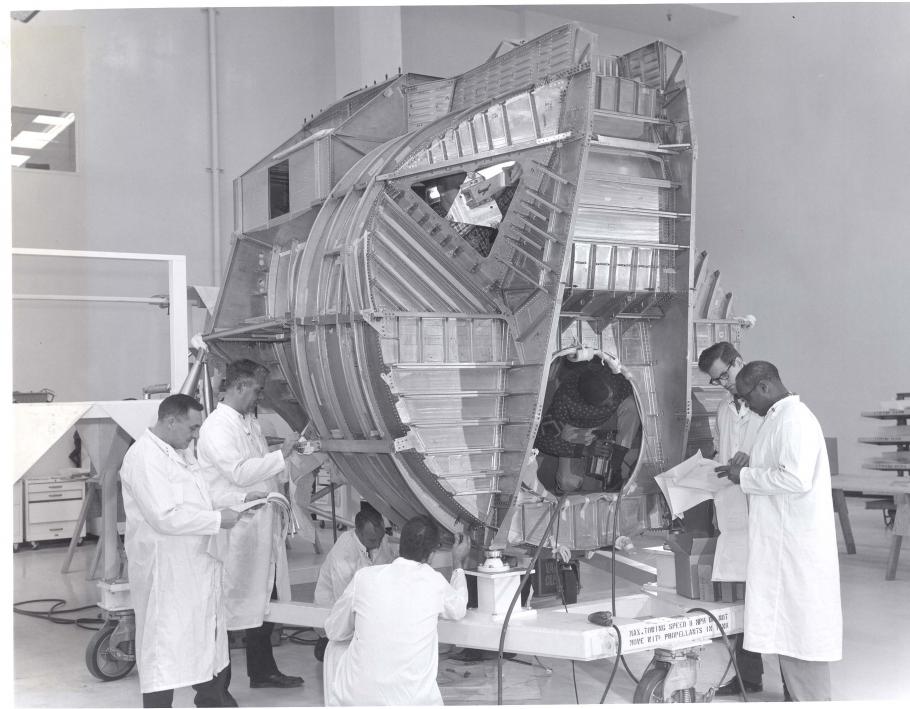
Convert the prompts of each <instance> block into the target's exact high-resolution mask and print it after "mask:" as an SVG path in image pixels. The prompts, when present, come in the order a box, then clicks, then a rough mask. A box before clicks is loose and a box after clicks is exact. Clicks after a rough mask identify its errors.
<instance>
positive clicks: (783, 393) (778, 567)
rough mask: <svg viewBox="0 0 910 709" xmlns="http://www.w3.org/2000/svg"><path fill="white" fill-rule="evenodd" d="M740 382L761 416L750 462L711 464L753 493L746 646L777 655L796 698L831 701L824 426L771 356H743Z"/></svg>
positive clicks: (839, 640) (834, 562)
mask: <svg viewBox="0 0 910 709" xmlns="http://www.w3.org/2000/svg"><path fill="white" fill-rule="evenodd" d="M736 391H737V394H738V395H739V396H740V397H742V399H743V400H744V401H745V402H746V403H747V404H748V405H749V408H750V409H752V410H753V411H754V412H755V413H756V414H758V415H759V416H762V417H763V421H762V424H761V427H760V428H759V431H758V433H757V435H756V437H755V443H754V445H753V447H752V454H751V456H750V459H749V461H748V462H747V463H746V464H745V465H743V464H741V463H739V462H737V461H732V462H731V463H730V464H729V465H724V466H720V467H718V468H717V471H718V476H719V477H728V478H729V479H730V481H731V482H733V483H734V484H735V485H738V486H739V487H740V488H741V489H742V491H743V492H744V493H745V494H746V495H747V497H748V499H749V558H748V565H747V570H746V575H747V577H748V590H747V593H746V602H745V611H746V613H745V645H747V646H748V648H749V650H752V651H753V652H761V653H769V654H774V655H777V656H778V658H779V661H780V668H781V674H782V675H783V678H784V686H785V691H786V690H789V694H790V696H791V697H792V698H793V699H795V700H796V701H830V700H831V671H830V664H829V663H831V662H837V661H838V660H840V659H841V655H842V649H843V616H842V611H841V602H840V571H839V566H838V559H837V540H836V537H835V529H834V510H833V506H832V504H831V472H830V469H829V467H828V452H827V449H826V448H825V439H824V434H823V433H822V429H821V426H820V425H819V423H818V419H816V418H815V416H814V415H813V414H812V412H811V411H810V410H809V408H808V407H807V406H806V405H805V404H803V403H802V402H801V401H800V399H799V396H797V395H796V394H791V393H790V392H789V391H788V390H787V387H785V386H784V384H783V382H781V379H780V374H779V373H778V371H777V368H776V367H775V366H774V365H773V364H771V363H770V362H761V361H757V362H749V364H747V365H745V366H744V367H743V368H742V369H741V370H740V372H739V374H738V375H737V376H736Z"/></svg>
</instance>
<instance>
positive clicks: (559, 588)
mask: <svg viewBox="0 0 910 709" xmlns="http://www.w3.org/2000/svg"><path fill="white" fill-rule="evenodd" d="M553 546H554V547H556V548H557V549H558V548H559V516H557V517H556V533H555V538H554V540H553ZM555 561H556V593H557V595H558V596H559V599H560V600H561V601H562V607H563V610H565V612H566V613H568V612H569V606H568V604H567V603H566V594H565V592H564V591H563V587H562V570H561V569H560V568H559V552H558V551H557V558H556V559H555ZM569 568H570V569H571V568H572V567H571V566H570V567H569ZM570 662H571V663H572V686H573V687H574V688H575V703H576V704H579V703H580V702H579V700H578V680H577V679H576V676H575V660H570Z"/></svg>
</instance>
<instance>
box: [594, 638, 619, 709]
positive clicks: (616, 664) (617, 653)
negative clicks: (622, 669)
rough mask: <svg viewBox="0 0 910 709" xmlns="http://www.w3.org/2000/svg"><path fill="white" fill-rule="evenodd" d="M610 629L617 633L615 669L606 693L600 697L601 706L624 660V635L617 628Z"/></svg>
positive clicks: (608, 682)
mask: <svg viewBox="0 0 910 709" xmlns="http://www.w3.org/2000/svg"><path fill="white" fill-rule="evenodd" d="M610 627H611V628H613V630H615V631H616V640H617V645H616V659H615V660H613V669H612V671H611V672H610V678H609V679H608V680H607V686H606V687H604V693H603V694H602V695H601V696H600V702H598V703H599V704H603V703H604V700H605V699H606V698H607V693H608V692H609V691H610V687H612V686H613V678H614V677H616V669H617V668H618V667H619V661H620V660H621V659H622V633H620V632H619V628H618V627H617V626H615V625H611V626H610Z"/></svg>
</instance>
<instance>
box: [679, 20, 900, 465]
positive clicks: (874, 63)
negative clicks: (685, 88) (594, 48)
mask: <svg viewBox="0 0 910 709" xmlns="http://www.w3.org/2000/svg"><path fill="white" fill-rule="evenodd" d="M738 11H739V13H740V17H739V19H738V20H737V21H735V22H732V23H730V24H728V25H726V26H724V27H722V28H719V29H717V30H714V31H711V32H708V33H705V34H703V35H700V36H698V37H696V38H694V39H693V40H692V41H691V42H689V43H688V46H687V47H686V49H687V50H688V58H689V78H690V85H691V92H692V97H693V102H694V116H695V129H696V133H697V141H698V160H697V181H698V182H697V207H696V208H697V221H696V228H697V234H698V237H697V238H698V245H699V248H701V249H707V250H708V252H709V255H710V257H711V260H712V263H713V266H714V267H716V268H720V270H721V274H722V282H723V284H724V286H725V288H727V289H728V290H732V291H733V293H734V304H735V309H736V311H737V313H738V314H741V315H742V314H746V313H753V314H754V315H755V316H756V317H757V318H758V326H757V327H756V328H755V329H754V330H753V331H751V333H749V334H748V335H747V338H746V340H745V342H744V349H745V352H744V354H745V356H746V359H766V360H769V361H771V362H774V363H775V364H776V365H778V368H779V369H780V371H781V375H782V378H783V380H784V382H785V383H786V384H787V385H788V386H789V387H790V388H791V390H793V391H796V392H798V393H799V394H800V395H801V396H802V398H803V400H804V401H805V402H806V403H807V404H808V405H809V406H810V407H811V408H812V409H813V411H814V412H815V413H816V415H817V416H818V418H819V419H820V421H821V424H822V427H823V429H824V431H825V434H826V435H833V436H837V438H838V440H839V449H840V467H841V471H842V472H860V469H859V466H860V464H861V461H862V459H863V458H865V457H870V456H873V455H876V454H878V453H879V452H880V451H879V450H878V448H877V447H874V446H869V445H862V444H859V443H857V441H856V439H857V437H859V436H862V435H867V434H870V433H871V432H872V431H873V429H874V428H875V427H876V426H877V425H879V424H878V423H877V422H876V421H874V420H872V419H864V418H861V417H860V411H862V410H867V409H871V408H874V407H875V405H876V403H877V402H878V401H880V400H883V399H890V398H891V397H892V396H893V395H894V393H895V392H897V391H910V372H908V367H907V362H908V360H910V328H908V316H907V304H908V303H910V298H908V290H907V264H908V262H910V258H908V257H910V242H908V240H907V226H906V216H905V208H906V205H907V203H908V198H910V187H908V185H910V162H908V160H907V154H908V153H907V148H906V146H905V145H904V144H903V136H904V135H905V134H906V124H907V117H908V116H910V93H908V91H907V87H908V76H910V50H908V46H907V38H908V37H910V5H907V4H903V3H901V4H896V3H895V4H870V3H862V4H847V3H845V4H839V3H838V4H817V5H816V4H813V5H778V4H762V5H744V6H739V7H738Z"/></svg>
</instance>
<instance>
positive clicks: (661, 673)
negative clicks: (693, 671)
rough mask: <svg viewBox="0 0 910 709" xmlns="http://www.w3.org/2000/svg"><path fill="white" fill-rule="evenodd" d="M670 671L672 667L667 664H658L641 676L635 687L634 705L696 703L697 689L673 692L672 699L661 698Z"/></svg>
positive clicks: (691, 688) (690, 688)
mask: <svg viewBox="0 0 910 709" xmlns="http://www.w3.org/2000/svg"><path fill="white" fill-rule="evenodd" d="M669 671H670V665H668V664H667V663H666V662H657V663H654V665H653V666H652V667H650V668H648V669H647V670H645V672H644V674H643V675H642V676H641V679H640V680H639V681H638V684H637V685H636V687H635V695H634V696H633V697H632V703H633V704H664V703H676V702H687V703H691V702H694V701H695V688H694V687H689V688H688V689H680V690H677V691H675V692H673V696H672V697H671V698H670V699H667V700H664V699H662V698H661V696H662V695H663V689H664V679H666V677H667V673H668V672H669Z"/></svg>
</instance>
